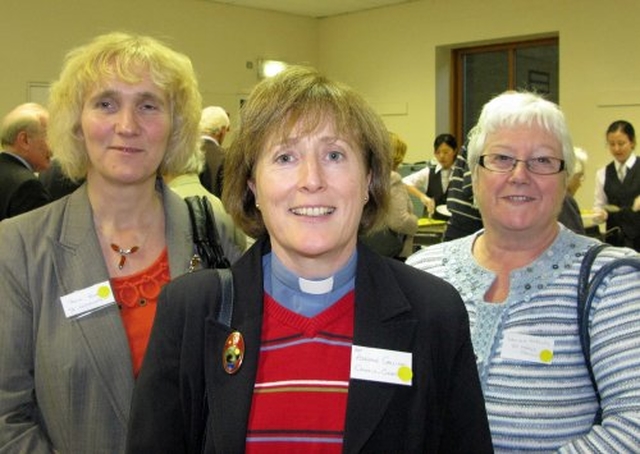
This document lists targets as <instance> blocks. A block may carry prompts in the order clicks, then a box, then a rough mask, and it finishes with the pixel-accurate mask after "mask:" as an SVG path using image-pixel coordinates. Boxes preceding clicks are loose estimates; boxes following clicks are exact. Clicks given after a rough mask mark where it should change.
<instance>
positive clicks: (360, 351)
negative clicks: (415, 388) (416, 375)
mask: <svg viewBox="0 0 640 454" xmlns="http://www.w3.org/2000/svg"><path fill="white" fill-rule="evenodd" d="M411 367H412V354H411V353H410V352H399V351H395V350H385V349H381V348H371V347H361V346H359V345H353V346H352V347H351V378H357V379H360V380H368V381H377V382H382V383H391V384H395V385H404V386H411V379H412V378H413V370H412V368H411Z"/></svg>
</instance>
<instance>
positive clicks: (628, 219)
mask: <svg viewBox="0 0 640 454" xmlns="http://www.w3.org/2000/svg"><path fill="white" fill-rule="evenodd" d="M606 136H607V145H608V147H609V152H610V153H611V155H612V156H613V161H612V162H610V163H609V164H607V166H606V167H603V168H601V169H598V171H597V172H596V187H595V203H594V211H595V212H596V218H595V221H596V222H598V223H603V222H606V223H607V231H608V232H610V231H613V230H616V231H618V233H619V234H617V235H609V236H608V237H607V241H608V242H610V243H611V244H614V245H617V246H627V247H630V248H633V249H635V250H636V251H640V164H639V163H638V158H637V156H636V155H635V153H634V150H635V148H636V132H635V129H634V128H633V125H632V124H631V123H629V122H628V121H625V120H618V121H614V122H613V123H611V124H610V125H609V127H608V128H607V134H606ZM618 229H619V230H618Z"/></svg>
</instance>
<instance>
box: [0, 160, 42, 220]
mask: <svg viewBox="0 0 640 454" xmlns="http://www.w3.org/2000/svg"><path fill="white" fill-rule="evenodd" d="M50 201H51V197H50V196H49V193H48V192H47V191H46V189H45V188H44V186H43V185H42V183H41V182H40V181H39V180H38V178H37V177H36V175H35V174H34V173H33V172H32V171H31V170H29V169H28V168H27V167H26V166H25V165H24V164H23V163H22V162H20V160H19V159H18V158H16V157H15V156H13V155H11V154H9V153H0V221H1V220H3V219H5V218H10V217H13V216H16V215H18V214H21V213H26V212H27V211H31V210H33V209H34V208H38V207H41V206H42V205H45V204H47V203H49V202H50Z"/></svg>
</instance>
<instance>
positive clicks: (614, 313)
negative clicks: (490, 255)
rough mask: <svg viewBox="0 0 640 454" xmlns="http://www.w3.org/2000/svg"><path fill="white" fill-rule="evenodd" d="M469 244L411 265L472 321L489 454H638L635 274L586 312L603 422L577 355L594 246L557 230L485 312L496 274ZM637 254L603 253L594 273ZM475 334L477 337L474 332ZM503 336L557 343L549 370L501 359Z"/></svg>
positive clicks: (603, 291) (610, 285)
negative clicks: (440, 281) (580, 295)
mask: <svg viewBox="0 0 640 454" xmlns="http://www.w3.org/2000/svg"><path fill="white" fill-rule="evenodd" d="M474 239H475V236H469V237H465V238H462V239H460V240H457V241H453V242H449V243H442V244H439V245H436V246H430V247H428V248H426V249H424V250H422V251H419V252H418V253H416V254H414V255H413V256H412V257H410V258H409V260H408V261H407V263H408V264H410V265H412V266H415V267H417V268H420V269H422V270H426V271H429V272H430V273H433V274H435V275H438V276H440V277H442V278H444V279H445V280H448V281H449V282H451V283H452V284H453V285H454V286H455V287H456V288H457V289H458V291H459V292H460V294H461V296H462V298H463V300H464V301H465V304H466V307H467V310H468V312H469V318H470V324H471V333H472V340H473V344H474V350H475V352H476V355H477V357H478V370H479V373H480V378H481V382H482V387H483V391H484V395H485V400H486V406H487V412H488V415H489V423H490V426H491V434H492V439H493V442H494V446H495V450H496V452H499V453H500V452H503V453H506V452H515V451H524V452H555V451H560V452H581V453H584V452H593V453H621V452H633V453H639V452H640V274H639V273H638V272H637V271H635V270H632V269H631V268H629V267H627V268H622V269H619V270H618V271H616V272H615V273H614V276H612V277H611V278H609V279H606V280H605V282H604V283H603V285H602V286H601V287H600V291H599V292H598V294H597V297H596V299H595V300H594V302H593V307H592V312H591V317H590V320H591V328H590V333H591V338H592V361H591V362H592V365H593V369H594V373H595V375H596V379H597V382H598V387H599V389H600V393H601V397H602V407H603V410H604V420H603V423H602V425H598V426H593V424H592V423H593V418H594V416H595V413H596V409H597V401H596V398H595V394H594V391H593V388H592V386H591V382H590V380H589V377H588V374H587V369H586V367H585V359H584V357H583V355H582V351H581V348H580V339H579V335H578V326H577V306H576V292H577V281H578V274H579V270H580V265H581V262H582V257H583V256H584V253H585V251H586V250H587V248H588V246H589V245H590V244H592V243H593V242H594V240H592V239H590V238H587V237H583V236H578V235H575V234H574V233H572V232H570V231H569V230H567V229H565V228H562V229H561V232H560V235H559V236H558V238H557V239H556V241H555V242H554V244H553V245H552V246H551V248H549V250H548V251H547V252H545V253H543V254H542V255H541V256H540V257H539V258H538V259H536V260H535V261H534V262H533V263H531V264H530V265H528V266H526V267H524V268H521V269H518V270H515V271H513V272H512V274H511V289H512V290H511V292H510V294H509V296H508V297H507V300H506V301H505V302H504V303H503V304H495V303H493V304H491V306H494V307H496V306H499V307H501V308H498V309H493V310H487V308H486V306H487V305H489V303H485V302H484V294H485V292H486V291H487V289H488V288H489V286H490V284H491V283H492V281H493V279H494V274H493V273H492V272H490V271H489V270H486V269H484V268H481V267H480V266H479V265H478V264H477V262H476V261H475V259H474V257H473V256H472V254H471V248H472V244H473V240H474ZM630 254H634V252H633V251H631V250H629V249H619V248H609V249H607V250H606V251H605V252H603V253H602V254H601V256H600V257H599V258H598V259H597V260H596V262H595V264H594V270H597V269H598V268H599V267H600V266H602V264H603V263H605V262H606V261H608V260H611V259H612V258H613V257H621V256H623V255H630ZM480 326H482V332H479V331H480V330H479V329H478V328H479V327H480ZM506 333H519V334H527V335H531V336H536V337H539V338H544V339H550V340H553V341H554V347H553V360H552V363H551V364H538V363H532V362H526V361H522V360H514V359H507V358H503V357H502V351H503V348H504V345H503V341H504V336H505V334H506Z"/></svg>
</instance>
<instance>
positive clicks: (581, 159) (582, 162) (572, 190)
mask: <svg viewBox="0 0 640 454" xmlns="http://www.w3.org/2000/svg"><path fill="white" fill-rule="evenodd" d="M573 152H574V153H575V155H576V163H575V167H574V170H573V175H571V178H569V181H568V182H567V192H568V193H569V194H570V195H571V196H572V197H575V196H576V194H577V193H578V189H580V187H581V186H582V183H583V182H584V177H585V173H586V167H587V161H588V160H589V155H588V154H587V152H586V151H585V150H584V149H582V148H580V147H574V148H573Z"/></svg>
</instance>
